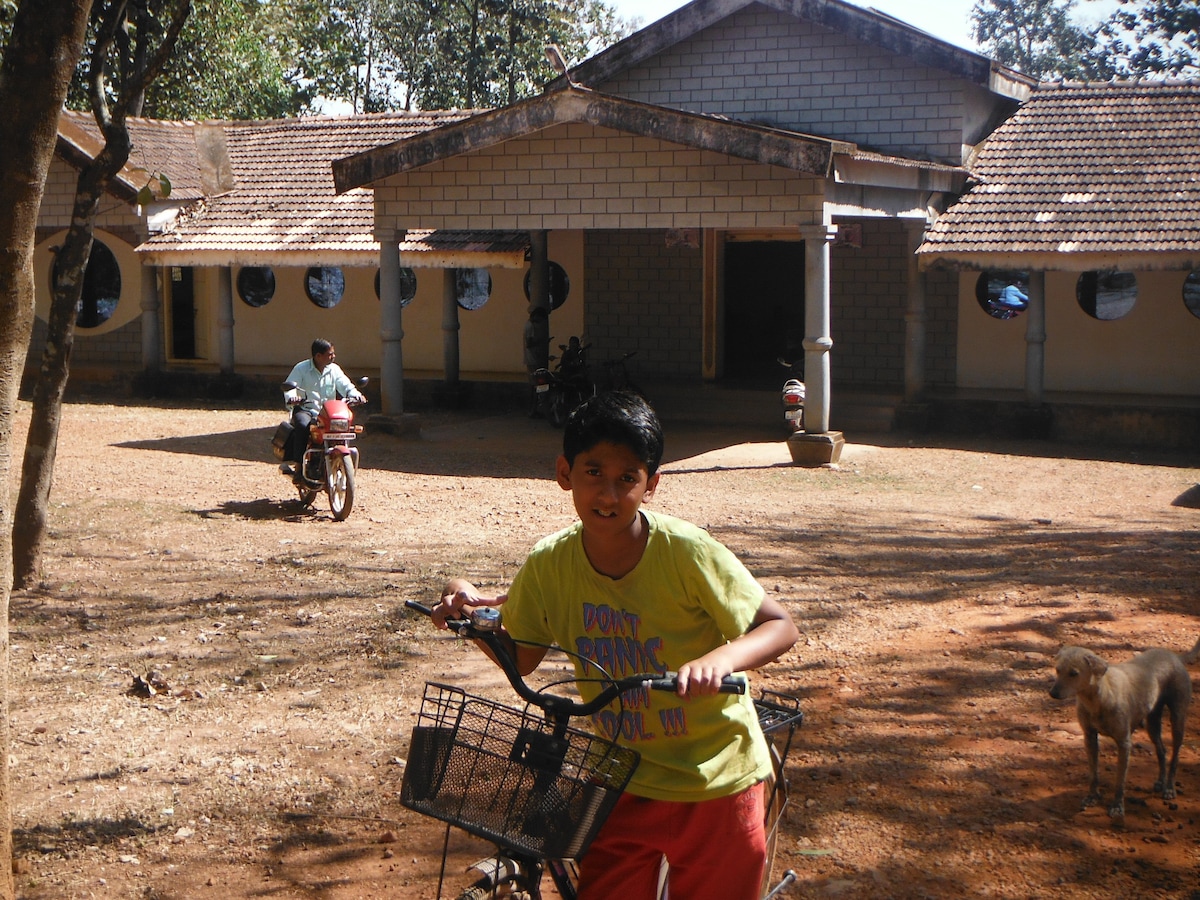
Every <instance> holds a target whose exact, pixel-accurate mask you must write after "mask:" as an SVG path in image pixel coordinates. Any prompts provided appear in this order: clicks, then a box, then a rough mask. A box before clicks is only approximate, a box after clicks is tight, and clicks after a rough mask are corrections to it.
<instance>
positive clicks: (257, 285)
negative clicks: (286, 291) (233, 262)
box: [237, 266, 275, 307]
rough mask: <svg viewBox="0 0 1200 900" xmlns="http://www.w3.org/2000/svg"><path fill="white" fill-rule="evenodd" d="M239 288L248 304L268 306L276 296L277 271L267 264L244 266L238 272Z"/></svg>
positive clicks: (239, 294)
mask: <svg viewBox="0 0 1200 900" xmlns="http://www.w3.org/2000/svg"><path fill="white" fill-rule="evenodd" d="M237 289H238V296H239V297H241V298H242V302H243V303H245V304H246V305H247V306H253V307H259V306H266V305H267V304H268V303H270V302H271V298H272V297H274V296H275V273H274V272H273V271H271V269H269V268H267V267H266V266H244V267H243V268H242V269H241V270H240V271H239V272H238V277H237Z"/></svg>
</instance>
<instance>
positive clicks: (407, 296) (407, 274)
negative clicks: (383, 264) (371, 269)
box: [375, 266, 417, 309]
mask: <svg viewBox="0 0 1200 900" xmlns="http://www.w3.org/2000/svg"><path fill="white" fill-rule="evenodd" d="M415 296H417V273H416V272H414V271H413V270H412V269H410V268H408V266H403V267H402V268H401V269H400V308H401V309H403V308H404V307H406V306H408V304H410V303H412V302H413V297H415ZM375 299H376V300H378V299H379V270H378V269H376V270H375Z"/></svg>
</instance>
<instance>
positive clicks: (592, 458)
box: [556, 441, 658, 537]
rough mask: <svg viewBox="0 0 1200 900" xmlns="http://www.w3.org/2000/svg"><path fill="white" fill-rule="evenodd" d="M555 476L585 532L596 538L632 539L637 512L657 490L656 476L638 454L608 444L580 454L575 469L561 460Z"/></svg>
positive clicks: (619, 446)
mask: <svg viewBox="0 0 1200 900" xmlns="http://www.w3.org/2000/svg"><path fill="white" fill-rule="evenodd" d="M556 475H557V479H558V485H559V487H561V488H562V489H563V490H565V491H570V492H571V499H572V501H573V502H574V504H575V512H576V513H577V514H578V515H579V519H580V521H581V522H582V523H583V529H584V531H585V532H589V533H591V534H593V535H595V536H597V537H602V536H603V537H620V536H621V535H622V534H629V535H630V536H631V537H632V536H634V535H635V534H636V530H637V527H638V525H639V519H638V509H640V508H641V505H642V503H643V501H645V500H649V499H650V497H651V496H652V495H653V494H654V489H655V488H656V487H658V473H655V474H654V475H650V474H648V473H647V471H646V464H645V463H644V462H642V460H640V459H639V458H638V456H637V454H635V453H634V452H633V451H632V450H630V449H629V448H628V447H626V446H624V445H621V444H610V443H608V442H607V441H605V442H601V443H599V444H597V445H596V446H594V447H589V448H588V449H587V450H583V451H581V452H580V453H579V454H578V455H577V456H576V457H575V463H574V465H571V464H570V463H568V462H567V458H566V457H565V456H560V457H559V458H558V463H557V466H556Z"/></svg>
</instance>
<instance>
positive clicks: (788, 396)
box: [779, 358, 805, 434]
mask: <svg viewBox="0 0 1200 900" xmlns="http://www.w3.org/2000/svg"><path fill="white" fill-rule="evenodd" d="M779 364H780V365H781V366H784V367H785V368H786V369H787V370H788V372H789V373H790V374H791V376H792V377H791V378H789V379H788V380H787V381H785V382H784V383H783V392H782V394H781V395H780V402H781V403H782V404H783V422H784V425H785V426H786V427H787V430H788V432H789V433H791V434H795V433H797V432H799V431H803V430H804V396H805V388H804V382H803V381H801V380H800V379H799V378H797V377H796V375H797V374H799V372H798V370H799V367H800V365H801V364H800V363H790V362H788V361H787V360H785V359H783V358H780V359H779Z"/></svg>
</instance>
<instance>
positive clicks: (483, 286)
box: [454, 269, 492, 309]
mask: <svg viewBox="0 0 1200 900" xmlns="http://www.w3.org/2000/svg"><path fill="white" fill-rule="evenodd" d="M454 286H455V291H456V293H457V295H458V305H459V306H461V307H462V308H463V309H479V308H480V307H481V306H483V304H485V303H487V302H488V297H490V296H491V295H492V276H491V275H489V274H488V270H487V269H456V270H455V274H454Z"/></svg>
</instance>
